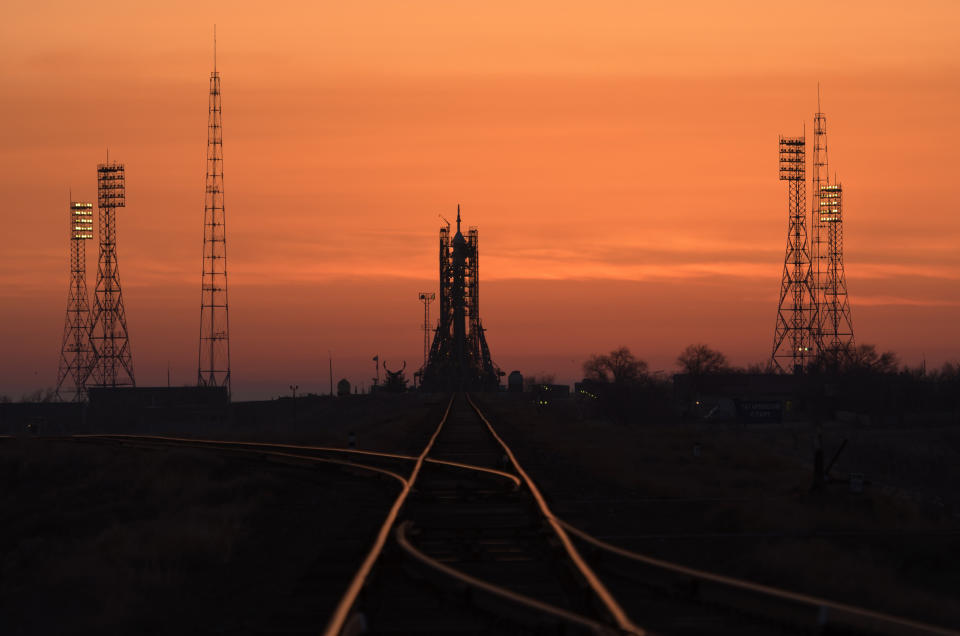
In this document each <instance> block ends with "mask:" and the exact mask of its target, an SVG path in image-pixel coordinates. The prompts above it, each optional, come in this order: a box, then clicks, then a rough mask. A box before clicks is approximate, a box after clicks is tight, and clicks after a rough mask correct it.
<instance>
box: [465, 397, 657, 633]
mask: <svg viewBox="0 0 960 636" xmlns="http://www.w3.org/2000/svg"><path fill="white" fill-rule="evenodd" d="M467 402H468V403H469V404H470V406H471V407H472V408H473V410H474V411H475V412H476V414H477V415H478V416H479V417H480V419H481V420H483V423H484V424H486V426H487V430H489V431H490V434H491V435H493V438H494V439H496V440H497V442H498V443H499V444H500V446H501V448H503V451H504V452H505V453H506V454H507V457H508V458H510V462H511V463H512V464H513V467H514V468H515V469H516V471H517V473H518V474H519V475H520V476H521V477H522V478H523V481H524V483H525V484H526V485H527V488H529V489H530V494H532V495H533V498H534V499H535V500H536V502H537V506H538V507H539V508H540V512H541V513H542V514H543V516H544V517H545V518H546V519H547V521H548V522H549V523H550V527H551V528H552V529H553V531H554V534H556V535H557V538H558V539H559V540H560V543H561V544H562V545H563V548H564V550H566V553H567V556H569V557H570V560H571V561H573V563H574V564H575V565H576V566H577V570H579V571H580V574H581V575H582V576H583V578H584V579H586V581H587V583H588V584H589V585H590V587H591V589H593V591H594V593H595V594H596V595H597V598H599V599H600V602H601V603H603V605H604V607H606V608H607V611H608V612H610V614H611V615H612V616H613V619H614V620H615V621H616V623H617V626H618V627H619V628H620V629H621V630H623V631H625V632H627V633H629V634H636V635H638V636H639V635H643V634H645V633H646V632H645V631H644V630H643V629H642V628H640V627H639V626H637V625H635V624H634V623H633V621H632V620H630V617H629V616H627V613H626V612H625V611H624V610H623V608H622V607H620V604H619V603H618V602H617V599H615V598H614V597H613V595H612V594H611V593H610V591H609V590H607V587H606V586H605V585H604V584H603V582H602V581H601V580H600V579H599V577H597V575H596V574H595V573H594V571H593V570H592V569H591V568H590V566H589V565H587V562H586V561H585V560H584V559H583V557H582V556H580V552H578V551H577V548H576V547H575V546H574V545H573V542H572V541H571V540H570V537H569V536H567V533H566V532H565V531H564V529H563V527H562V526H561V525H560V521H559V519H557V517H556V516H555V515H554V514H553V511H552V510H550V507H549V506H548V505H547V502H546V500H545V499H544V498H543V495H541V494H540V490H539V489H538V488H537V486H536V484H534V483H533V480H532V479H530V476H529V475H527V472H526V471H525V470H523V467H522V466H520V462H518V461H517V458H516V456H514V454H513V451H512V450H510V447H509V446H507V444H506V442H504V441H503V439H502V438H501V437H500V436H499V435H497V432H496V431H495V430H494V429H493V425H492V424H491V423H490V420H488V419H487V418H486V416H484V414H483V413H481V412H480V409H479V408H478V407H477V405H476V403H474V401H473V399H472V398H471V397H470V396H469V395H467Z"/></svg>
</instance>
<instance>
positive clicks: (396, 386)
mask: <svg viewBox="0 0 960 636" xmlns="http://www.w3.org/2000/svg"><path fill="white" fill-rule="evenodd" d="M406 368H407V361H406V360H404V361H403V366H402V367H400V368H399V369H397V370H396V371H391V370H390V369H388V368H387V361H386V360H384V361H383V370H384V371H385V372H386V373H387V377H386V380H384V383H383V390H384V391H386V392H387V393H403V392H404V391H406V390H407V378H405V377H404V375H403V372H404V370H405V369H406Z"/></svg>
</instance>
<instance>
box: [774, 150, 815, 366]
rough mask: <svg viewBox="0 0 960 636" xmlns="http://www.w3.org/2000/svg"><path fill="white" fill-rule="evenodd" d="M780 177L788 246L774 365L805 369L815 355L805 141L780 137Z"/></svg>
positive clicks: (778, 308) (775, 332)
mask: <svg viewBox="0 0 960 636" xmlns="http://www.w3.org/2000/svg"><path fill="white" fill-rule="evenodd" d="M780 180H781V181H786V182H787V217H788V225H787V249H786V254H785V255H784V261H783V279H782V282H781V284H780V303H779V305H778V307H777V324H776V327H775V329H774V332H773V353H772V354H771V357H772V359H773V362H774V364H775V365H776V367H777V368H778V369H780V370H781V371H791V372H793V373H800V372H802V371H803V370H804V369H805V368H806V366H807V363H808V362H809V360H810V359H811V358H812V357H813V355H814V352H813V349H814V342H815V323H814V320H815V295H814V289H813V272H812V269H811V261H810V249H809V245H808V238H807V195H806V140H805V139H804V138H803V137H780Z"/></svg>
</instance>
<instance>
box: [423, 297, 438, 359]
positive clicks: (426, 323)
mask: <svg viewBox="0 0 960 636" xmlns="http://www.w3.org/2000/svg"><path fill="white" fill-rule="evenodd" d="M436 298H437V295H436V294H435V293H433V292H420V300H421V301H422V302H423V366H427V358H428V357H429V356H430V303H431V302H433V301H434V300H435V299H436Z"/></svg>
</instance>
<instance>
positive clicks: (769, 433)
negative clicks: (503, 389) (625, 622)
mask: <svg viewBox="0 0 960 636" xmlns="http://www.w3.org/2000/svg"><path fill="white" fill-rule="evenodd" d="M481 399H482V402H483V404H484V405H485V406H486V409H487V410H488V411H489V412H490V413H491V414H492V416H493V418H494V424H495V425H496V426H497V427H498V430H500V431H501V433H502V434H503V435H504V436H505V438H506V439H507V440H508V443H510V444H511V445H513V446H514V449H515V451H516V452H517V454H518V457H519V459H520V461H521V462H522V463H523V464H524V465H525V467H526V468H527V470H528V471H529V472H531V474H532V476H533V477H534V478H535V479H536V480H537V481H538V482H539V483H540V484H541V486H542V487H543V490H544V491H545V492H546V493H547V494H548V496H549V497H550V498H551V504H552V506H553V507H554V510H555V512H556V513H557V514H558V515H559V516H561V517H563V518H565V519H567V520H568V521H570V522H571V523H573V524H574V525H577V526H579V527H581V528H583V529H584V530H586V531H587V532H590V533H591V534H594V535H596V536H599V537H601V538H604V539H606V540H609V541H610V542H612V543H615V544H617V545H621V546H624V547H627V548H630V549H634V550H636V551H639V552H642V553H645V554H649V555H652V556H658V557H661V558H666V559H669V560H673V561H677V562H680V563H684V564H687V565H691V566H694V567H698V568H702V569H706V570H709V571H715V572H719V573H724V574H729V575H733V576H738V577H742V578H746V579H748V580H752V581H757V582H761V583H766V584H770V585H774V586H778V587H782V588H785V589H789V590H794V591H801V592H805V593H808V594H813V595H817V596H822V597H826V598H829V599H832V600H836V601H841V602H847V603H852V604H856V605H861V606H864V607H868V608H871V609H875V610H880V611H885V612H890V613H894V614H898V615H902V616H906V617H912V618H915V619H920V620H924V621H928V622H932V623H935V624H942V625H946V626H951V627H955V628H956V627H960V610H958V609H957V606H956V603H955V601H956V590H958V589H960V517H956V516H954V515H953V514H952V510H951V509H950V508H949V507H945V506H944V505H939V504H937V501H939V500H938V499H937V497H938V496H939V495H941V494H944V493H946V492H948V491H949V490H950V489H951V488H954V487H955V485H956V484H957V483H960V479H958V478H956V471H957V466H958V465H960V457H958V453H960V449H958V445H957V440H958V435H960V430H958V429H956V428H952V429H943V428H938V429H935V430H934V429H931V430H926V431H921V432H917V431H903V430H900V431H891V430H886V431H874V432H870V431H863V430H858V431H852V430H850V428H849V427H846V428H844V427H842V426H830V425H828V426H827V430H826V432H825V434H824V440H825V442H824V446H825V449H826V451H827V452H826V458H827V461H829V460H830V458H831V455H832V452H833V451H835V450H836V448H838V446H839V444H840V442H841V441H842V439H843V438H844V437H846V438H848V439H849V442H848V448H847V450H845V451H844V454H842V455H841V460H838V462H837V466H836V467H835V469H834V473H835V474H840V475H843V476H846V475H847V474H848V472H850V471H856V472H864V473H865V477H866V479H867V481H868V483H867V485H866V488H865V490H864V492H863V493H859V494H856V493H852V492H850V488H849V484H848V483H846V482H844V483H838V484H834V485H831V486H829V487H828V488H827V489H826V491H825V492H823V493H820V494H813V493H811V491H810V486H811V483H812V450H811V449H812V446H811V444H812V442H811V438H810V434H809V430H810V427H809V425H798V426H793V427H791V426H786V427H785V426H779V425H771V426H767V427H759V428H757V427H751V428H745V427H743V426H739V425H738V426H733V425H731V426H718V425H715V424H713V425H702V424H670V425H658V424H657V423H656V422H649V423H643V424H640V425H629V426H628V425H623V424H614V423H611V422H609V421H606V420H604V419H602V418H597V417H591V416H589V415H588V413H589V410H584V409H583V408H582V407H580V406H578V405H577V403H576V400H575V398H570V399H569V400H560V401H557V400H554V401H553V402H552V403H551V404H550V406H549V407H547V408H537V407H536V406H535V405H533V404H532V402H531V401H530V400H529V399H526V400H525V399H523V398H522V397H521V398H519V399H517V398H515V397H513V396H509V395H505V394H501V395H496V396H484V397H483V398H481ZM904 440H909V441H908V442H905V441H904ZM695 445H696V446H698V448H699V454H698V455H696V454H695V452H694V446H695ZM874 475H876V476H877V477H873V480H872V481H871V477H872V476H874ZM880 478H882V480H884V481H883V482H882V483H881V482H880ZM945 480H950V481H945ZM897 483H899V484H902V485H901V486H897V487H894V486H895V484H897ZM951 484H952V485H951Z"/></svg>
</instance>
